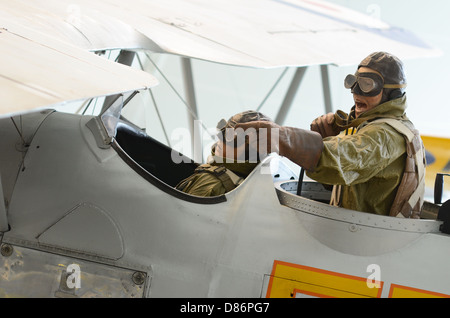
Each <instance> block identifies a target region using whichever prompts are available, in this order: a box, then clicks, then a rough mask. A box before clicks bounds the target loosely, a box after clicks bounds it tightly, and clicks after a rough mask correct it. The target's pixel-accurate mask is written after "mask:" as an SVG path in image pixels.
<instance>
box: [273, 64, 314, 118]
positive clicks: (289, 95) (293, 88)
mask: <svg viewBox="0 0 450 318" xmlns="http://www.w3.org/2000/svg"><path fill="white" fill-rule="evenodd" d="M306 69H307V66H303V67H298V68H297V70H296V71H295V74H294V77H293V78H292V81H291V84H290V85H289V88H288V90H287V92H286V95H285V97H284V100H283V103H282V104H281V107H280V110H279V111H278V114H277V117H276V118H275V122H276V123H277V124H278V125H283V123H284V121H285V119H286V116H287V114H288V113H289V109H290V108H291V105H292V102H293V101H294V97H295V94H296V93H297V90H298V88H299V86H300V83H301V81H302V79H303V75H305V72H306Z"/></svg>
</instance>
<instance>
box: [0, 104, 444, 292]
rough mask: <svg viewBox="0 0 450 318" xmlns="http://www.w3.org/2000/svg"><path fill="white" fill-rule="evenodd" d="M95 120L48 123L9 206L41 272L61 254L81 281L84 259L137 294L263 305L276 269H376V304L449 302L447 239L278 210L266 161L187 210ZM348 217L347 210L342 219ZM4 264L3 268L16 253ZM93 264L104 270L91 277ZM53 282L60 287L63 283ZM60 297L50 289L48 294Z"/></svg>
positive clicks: (362, 274) (57, 118) (19, 239)
mask: <svg viewBox="0 0 450 318" xmlns="http://www.w3.org/2000/svg"><path fill="white" fill-rule="evenodd" d="M89 119H90V117H83V116H77V115H70V114H63V113H53V114H52V115H51V116H49V117H48V118H47V119H46V120H45V122H44V123H43V124H42V125H41V127H40V128H39V130H38V132H37V133H36V135H35V137H34V139H33V141H32V142H31V144H30V146H29V150H28V152H27V154H26V157H25V167H26V169H25V170H23V171H21V172H20V173H19V177H18V180H17V183H16V185H15V188H14V193H13V195H12V199H11V203H10V205H9V209H8V220H9V224H10V227H11V230H10V231H9V232H5V233H4V237H3V241H2V243H3V244H9V245H11V246H12V247H13V248H14V251H16V252H17V251H21V249H24V250H22V253H25V252H26V254H27V255H28V259H29V262H32V260H31V259H32V258H33V255H34V264H41V265H39V266H42V267H41V268H40V270H39V271H40V272H42V271H45V268H46V267H45V266H47V267H49V268H53V269H55V268H58V267H57V266H58V264H47V265H45V266H44V264H43V263H39V262H36V260H39V259H41V260H42V259H43V258H44V257H43V255H42V254H44V253H50V254H52V255H59V256H61V257H65V264H63V265H64V266H68V265H70V264H72V263H74V264H79V265H80V271H81V284H82V285H83V266H81V265H83V264H85V263H88V265H89V266H87V267H86V268H87V274H86V275H88V274H89V275H95V273H101V275H104V273H106V272H108V271H110V270H114V269H117V275H118V276H117V277H119V278H120V279H122V278H121V277H122V276H123V275H125V276H126V275H128V274H129V275H128V277H130V275H132V274H133V273H136V272H137V273H142V275H141V278H142V277H144V281H145V282H143V281H142V279H141V281H140V283H141V284H144V285H139V284H137V283H136V282H134V281H133V283H129V282H128V283H129V284H130V286H132V287H133V288H136V291H137V294H134V295H142V296H146V297H147V296H148V297H180V296H181V297H260V296H263V297H265V296H269V295H272V294H271V293H270V291H271V290H274V289H275V288H276V282H275V281H274V280H273V278H274V277H275V276H277V275H278V272H276V271H275V267H276V266H275V265H276V264H279V262H286V263H288V264H294V265H295V264H296V265H301V266H304V267H307V268H314V269H318V270H319V269H320V270H321V272H320V271H319V272H320V273H322V274H323V273H324V272H323V271H324V270H326V271H330V272H333V273H339V275H340V277H341V276H345V277H347V276H349V275H351V276H352V277H358V278H359V279H360V280H361V279H365V278H367V277H368V276H369V274H370V273H369V272H368V271H367V269H368V267H369V266H370V265H373V264H375V265H377V266H379V268H380V269H381V280H383V282H384V287H383V289H382V290H380V292H379V293H378V294H377V295H378V296H381V297H387V296H388V295H389V289H390V288H389V286H391V285H393V284H400V285H407V286H411V287H415V288H421V289H425V290H431V291H434V292H439V293H444V294H450V278H448V275H446V269H447V268H448V267H449V266H450V258H449V257H448V255H450V244H449V243H450V238H449V237H448V236H446V235H443V234H440V233H435V232H420V231H419V232H416V231H412V230H407V231H403V230H398V229H389V228H386V227H378V226H377V225H376V224H375V225H374V224H372V223H371V224H366V223H364V222H361V223H359V224H357V223H356V224H355V221H354V220H352V219H351V218H350V219H348V220H345V219H344V218H342V217H340V218H339V219H334V218H333V215H329V214H326V213H328V210H327V209H328V207H327V205H321V206H320V209H322V212H321V213H315V212H316V211H315V208H314V205H315V203H314V202H313V201H312V200H309V199H306V198H300V199H299V200H301V203H302V204H303V205H301V207H300V208H293V207H288V206H286V205H282V204H281V203H280V200H279V198H278V196H277V191H276V189H275V187H274V184H273V180H272V176H271V174H270V168H269V166H270V158H268V159H267V160H265V161H264V162H263V163H262V164H261V165H259V166H258V167H257V168H256V169H255V170H254V171H253V172H252V173H251V174H250V176H249V177H248V178H247V179H246V180H245V182H244V183H243V184H242V185H240V186H239V187H238V188H236V189H235V190H233V191H231V192H230V193H228V194H227V195H226V198H227V200H226V201H225V202H221V203H217V204H201V203H193V202H188V201H185V200H182V199H179V198H176V197H174V196H172V195H170V194H168V193H166V192H164V191H163V190H161V189H160V188H158V187H155V186H154V185H152V184H151V183H149V182H148V181H147V180H145V179H144V178H143V177H142V176H141V175H139V174H138V173H137V172H136V171H135V170H133V169H132V168H131V167H130V166H129V165H128V164H127V163H126V162H125V161H124V160H123V159H122V158H121V157H120V156H119V155H118V154H117V152H116V151H115V150H114V149H112V148H108V149H100V148H98V147H97V145H96V142H95V140H94V137H93V135H92V133H91V132H90V130H89V129H88V128H87V127H86V126H85V125H86V123H87V121H88V120H89ZM287 199H289V198H287ZM296 204H297V203H296ZM308 205H309V206H310V208H309V209H310V211H306V208H305V206H308ZM324 211H325V212H326V213H325V212H324ZM330 211H332V210H330ZM345 212H349V213H351V211H342V212H340V213H341V214H342V213H345ZM356 213H359V212H356ZM365 215H366V214H365ZM389 220H390V221H391V219H389ZM398 222H403V221H402V220H399V221H398ZM394 242H396V243H394ZM398 242H400V243H398ZM28 249H30V250H33V251H35V252H36V253H37V254H36V253H32V252H30V251H28ZM0 257H1V260H2V261H1V263H2V264H6V262H10V261H11V260H12V259H11V257H15V258H16V259H17V257H19V256H18V255H17V254H13V255H11V256H4V255H2V256H0ZM45 259H52V258H51V257H47V258H45ZM54 261H55V262H58V257H56V256H55V258H54ZM69 263H70V264H69ZM93 263H95V264H99V265H101V266H100V267H101V268H99V269H98V268H96V269H95V270H92V268H93V266H92V264H93ZM15 264H16V265H15V267H14V270H15V273H16V274H17V272H20V271H23V272H24V273H25V272H27V271H28V272H29V271H30V268H31V267H30V266H27V265H26V264H23V263H20V262H16V263H15ZM294 265H293V268H296V267H295V266H296V265H295V266H294ZM63 268H65V267H63ZM34 269H36V268H34ZM303 269H304V268H303ZM3 271H4V270H3ZM92 273H94V274H92ZM127 273H128V274H127ZM296 273H297V272H296ZM2 274H5V273H4V272H3V273H2ZM58 275H62V274H61V273H60V272H58ZM99 275H100V274H99ZM280 275H281V274H280ZM283 275H285V274H283ZM138 276H139V275H138ZM0 277H1V278H0V279H5V278H4V277H5V275H3V276H2V275H0ZM8 277H13V276H11V275H10V276H8ZM14 277H18V276H17V275H16V276H14ZM86 277H87V276H86ZM90 277H92V276H90ZM52 279H53V278H52ZM129 279H132V278H129ZM284 279H288V280H291V281H292V278H291V277H284ZM296 279H299V280H302V278H296ZM138 282H139V280H138ZM18 283H19V282H18ZM23 283H24V281H21V282H20V284H23ZM9 284H11V282H9ZM55 284H56V283H55ZM99 284H100V283H99ZM133 284H134V285H133ZM56 285H57V287H55V288H56V289H57V288H59V290H61V284H59V285H58V284H56ZM94 285H95V284H94ZM0 286H1V284H0ZM10 286H12V285H10ZM138 286H141V287H142V286H145V287H142V288H144V289H145V290H144V289H139V287H138ZM0 288H1V287H0ZM62 290H63V291H64V288H63V289H62ZM295 290H298V289H295ZM3 292H5V293H6V294H7V293H8V291H3ZM11 292H13V291H11ZM71 292H72V291H71ZM77 292H81V289H80V290H79V291H78V290H76V289H75V291H74V293H75V296H80V295H78V294H77ZM66 294H67V293H66ZM117 294H121V292H118V293H117ZM54 295H55V294H54V292H53V291H52V293H51V294H50V295H48V296H49V297H52V296H54ZM58 295H65V294H61V293H59V294H58ZM83 295H89V293H88V291H86V290H85V291H84V294H83ZM122 295H125V294H122ZM103 296H108V294H104V295H103ZM288 297H289V295H288Z"/></svg>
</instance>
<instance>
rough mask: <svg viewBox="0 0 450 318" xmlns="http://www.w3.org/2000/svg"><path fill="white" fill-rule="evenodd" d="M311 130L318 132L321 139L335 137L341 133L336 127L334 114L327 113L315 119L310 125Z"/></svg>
mask: <svg viewBox="0 0 450 318" xmlns="http://www.w3.org/2000/svg"><path fill="white" fill-rule="evenodd" d="M311 130H312V131H315V132H318V133H319V134H320V135H321V136H322V138H325V137H329V136H336V135H338V134H339V133H340V132H341V129H340V128H339V126H338V125H336V120H335V114H333V113H328V114H326V115H322V116H320V117H317V118H316V119H314V120H313V122H312V123H311Z"/></svg>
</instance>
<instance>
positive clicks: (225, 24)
mask: <svg viewBox="0 0 450 318" xmlns="http://www.w3.org/2000/svg"><path fill="white" fill-rule="evenodd" d="M0 28H2V29H0V30H1V32H0V84H1V86H0V87H1V88H0V93H1V96H2V97H3V100H4V102H3V103H2V106H1V107H0V116H1V115H2V114H3V115H5V114H11V113H14V112H22V111H25V110H29V109H34V108H39V107H44V106H48V105H52V104H56V103H61V102H64V101H70V100H76V99H83V98H89V97H94V96H101V95H110V94H115V93H119V92H124V91H129V90H135V89H139V88H145V87H149V86H152V85H155V84H156V80H155V79H154V78H153V77H152V76H151V75H149V74H146V73H143V72H139V71H136V70H133V69H131V68H128V67H124V66H122V65H119V64H117V63H113V62H108V61H106V60H105V59H103V58H100V57H97V56H95V55H94V54H92V53H89V52H88V51H89V50H91V51H96V50H103V49H114V48H121V49H124V48H125V49H133V50H134V49H140V48H142V49H147V50H152V51H156V52H165V53H170V54H177V55H180V56H185V57H192V58H197V59H203V60H209V61H213V62H217V63H225V64H231V65H240V66H249V67H260V68H273V67H280V66H306V65H318V64H321V65H322V64H335V65H345V64H355V63H357V62H358V61H360V59H361V58H362V57H364V56H366V55H368V54H369V53H371V52H373V51H381V50H385V51H389V52H390V53H393V54H395V55H397V56H398V57H400V58H401V59H406V58H411V57H426V56H434V55H437V54H439V53H440V52H439V51H438V50H436V49H433V48H431V47H429V46H428V45H427V44H426V43H424V42H422V41H421V40H420V39H418V38H417V37H415V36H414V35H413V34H410V33H409V32H407V31H405V30H402V29H398V28H393V27H391V26H389V25H387V24H385V23H382V22H380V21H379V20H377V19H372V18H371V17H368V16H366V15H363V14H360V13H357V12H355V11H351V10H349V9H345V8H342V7H339V6H336V5H333V4H330V3H327V2H325V1H320V0H215V1H210V0H195V1H194V0H129V1H126V2H123V1H119V0H96V1H91V0H89V1H88V0H33V1H30V0H28V1H27V0H17V1H12V2H11V1H7V0H0Z"/></svg>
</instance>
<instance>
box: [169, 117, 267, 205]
mask: <svg viewBox="0 0 450 318" xmlns="http://www.w3.org/2000/svg"><path fill="white" fill-rule="evenodd" d="M252 121H272V120H271V119H270V118H269V117H267V116H266V115H264V114H262V113H259V112H256V111H245V112H242V113H239V114H236V115H234V116H232V117H231V118H230V119H229V120H228V121H227V122H225V120H223V119H222V120H221V121H220V122H219V124H218V126H217V128H218V129H219V130H220V132H219V134H218V136H219V141H218V142H216V143H215V144H214V145H213V146H212V148H211V155H210V156H209V157H208V161H207V163H206V164H202V165H200V166H199V167H198V168H196V169H195V172H194V174H192V175H191V176H189V177H188V178H186V179H184V180H182V181H181V182H179V183H178V185H177V186H176V188H177V189H178V190H180V191H183V192H186V193H188V194H191V195H195V196H201V197H206V196H217V195H222V194H224V193H226V192H228V191H231V190H233V189H234V188H235V187H237V186H238V185H239V184H240V183H241V182H242V181H243V180H244V179H245V178H246V177H247V176H248V175H249V174H250V172H251V171H252V170H253V169H254V168H255V167H256V165H257V164H258V162H259V160H260V158H259V154H256V156H251V155H250V154H249V152H250V151H251V150H249V145H248V142H245V141H244V142H241V143H240V144H239V140H238V139H239V138H237V137H236V135H235V134H233V129H234V127H235V126H236V124H238V123H247V122H252ZM230 132H231V134H230V135H229V134H228V133H230ZM244 155H245V157H244ZM252 157H255V158H252Z"/></svg>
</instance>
